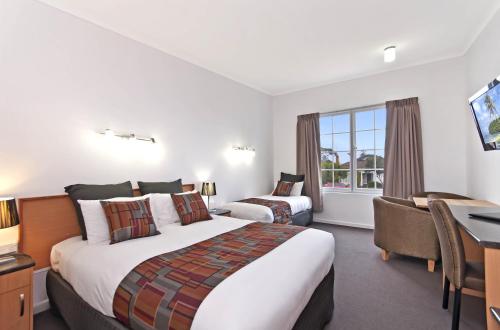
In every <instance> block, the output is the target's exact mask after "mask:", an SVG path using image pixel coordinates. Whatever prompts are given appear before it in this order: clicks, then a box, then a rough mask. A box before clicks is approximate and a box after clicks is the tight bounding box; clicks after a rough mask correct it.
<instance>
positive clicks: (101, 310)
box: [20, 188, 334, 329]
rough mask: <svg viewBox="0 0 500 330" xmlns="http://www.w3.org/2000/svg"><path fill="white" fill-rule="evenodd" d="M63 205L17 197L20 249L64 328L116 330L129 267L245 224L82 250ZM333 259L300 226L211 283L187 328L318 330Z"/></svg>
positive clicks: (327, 311) (207, 226)
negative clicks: (117, 304) (115, 306)
mask: <svg viewBox="0 0 500 330" xmlns="http://www.w3.org/2000/svg"><path fill="white" fill-rule="evenodd" d="M186 190H189V189H187V188H186ZM70 205H71V202H70V201H69V198H68V197H67V196H55V197H42V198H30V199H21V200H20V209H21V251H23V252H25V253H28V254H31V255H32V256H33V257H34V258H35V260H36V262H37V266H36V267H37V268H38V269H39V268H44V267H47V266H49V264H50V265H51V270H50V271H49V272H48V275H47V293H48V296H49V299H50V302H51V305H52V307H53V309H54V310H56V311H59V312H60V314H61V316H62V317H63V318H64V320H65V321H66V323H67V324H68V325H69V326H70V327H71V328H72V329H90V328H92V329H124V328H125V327H124V326H123V325H122V324H121V323H119V322H118V321H117V320H116V319H115V318H113V311H112V308H111V300H112V298H113V295H114V292H115V290H116V288H117V286H118V284H119V282H120V280H121V278H123V277H124V276H125V275H126V274H127V273H128V272H129V271H130V270H131V269H132V268H133V267H134V266H135V265H137V264H139V263H140V262H142V261H144V260H146V259H148V258H151V257H153V256H155V255H158V254H161V253H165V252H169V251H173V250H177V249H180V248H182V247H186V246H190V245H192V244H194V243H196V242H200V241H203V240H205V239H208V238H211V237H214V236H217V235H219V234H222V233H225V232H228V231H232V230H235V229H238V228H241V227H244V226H246V225H248V224H250V223H252V221H247V220H239V219H234V218H228V217H217V216H214V219H213V220H212V221H205V222H200V223H195V224H192V225H189V226H180V225H179V224H172V225H168V226H164V227H161V228H159V230H160V232H161V233H162V234H161V235H157V236H152V237H147V238H141V239H136V240H131V241H126V242H121V243H119V244H114V245H107V244H105V245H101V246H99V245H88V244H87V243H86V242H85V241H83V240H82V239H81V236H79V235H80V232H79V227H78V225H77V221H76V217H75V215H74V210H73V209H72V208H71V207H70ZM49 251H50V252H49ZM49 253H50V262H49ZM333 259H334V239H333V237H332V236H331V234H329V233H326V232H322V231H319V230H315V229H306V230H304V231H302V232H300V233H299V234H297V235H296V236H294V237H292V238H291V239H289V240H288V241H286V242H285V243H283V244H282V245H280V246H278V247H277V248H275V249H274V250H272V251H270V252H269V253H267V254H265V255H264V256H262V257H260V258H259V259H257V260H255V261H253V262H252V263H250V264H248V265H247V266H245V267H243V268H241V269H240V270H238V271H237V272H236V273H234V274H232V275H231V276H229V277H228V278H226V279H225V280H224V281H223V282H221V283H220V284H219V285H218V286H216V287H215V288H214V289H213V291H211V292H210V294H209V295H208V296H207V297H206V298H205V300H204V301H203V302H202V304H201V305H200V307H199V309H198V311H197V313H196V315H195V318H194V321H193V324H192V327H191V328H192V329H214V328H217V329H256V328H259V329H292V328H294V329H321V328H322V327H323V326H324V324H325V323H327V322H329V321H330V319H331V317H332V312H333V282H334V269H333ZM221 311H223V314H222V315H223V316H224V317H221Z"/></svg>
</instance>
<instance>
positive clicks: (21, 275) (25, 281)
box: [0, 268, 33, 294]
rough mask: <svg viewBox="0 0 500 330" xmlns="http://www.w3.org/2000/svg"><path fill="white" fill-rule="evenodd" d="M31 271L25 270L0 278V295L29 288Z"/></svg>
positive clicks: (29, 269) (30, 269)
mask: <svg viewBox="0 0 500 330" xmlns="http://www.w3.org/2000/svg"><path fill="white" fill-rule="evenodd" d="M32 276H33V269H32V268H27V269H23V270H20V271H17V272H12V273H9V274H5V275H2V276H0V294H3V293H5V292H9V291H12V290H15V289H19V288H22V287H25V286H29V285H30V283H31V277H32Z"/></svg>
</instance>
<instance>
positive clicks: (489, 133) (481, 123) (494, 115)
mask: <svg viewBox="0 0 500 330" xmlns="http://www.w3.org/2000/svg"><path fill="white" fill-rule="evenodd" d="M469 104H470V108H471V110H472V114H473V115H474V120H475V121H476V126H477V130H478V131H479V136H480V137H481V142H482V143H483V148H484V150H486V151H488V150H500V77H498V78H497V79H495V80H493V81H492V82H491V83H489V84H488V86H485V87H483V88H481V90H479V91H478V92H477V93H476V94H474V95H473V96H472V97H471V98H470V99H469Z"/></svg>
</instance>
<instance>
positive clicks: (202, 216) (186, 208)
mask: <svg viewBox="0 0 500 330" xmlns="http://www.w3.org/2000/svg"><path fill="white" fill-rule="evenodd" d="M170 196H172V200H173V201H174V206H175V209H176V210H177V213H178V214H179V218H181V224H182V225H183V226H185V225H190V224H192V223H195V222H198V221H205V220H212V217H211V216H210V213H208V209H207V206H206V205H205V202H204V201H203V198H201V195H200V193H199V192H194V193H188V194H171V195H170Z"/></svg>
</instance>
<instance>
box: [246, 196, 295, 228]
mask: <svg viewBox="0 0 500 330" xmlns="http://www.w3.org/2000/svg"><path fill="white" fill-rule="evenodd" d="M238 202H240V203H249V204H257V205H262V206H265V207H268V208H270V209H271V211H273V216H274V221H273V222H274V223H281V224H288V223H290V222H291V221H292V209H291V207H290V204H288V203H287V202H285V201H276V200H269V199H262V198H247V199H242V200H241V201H238Z"/></svg>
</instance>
